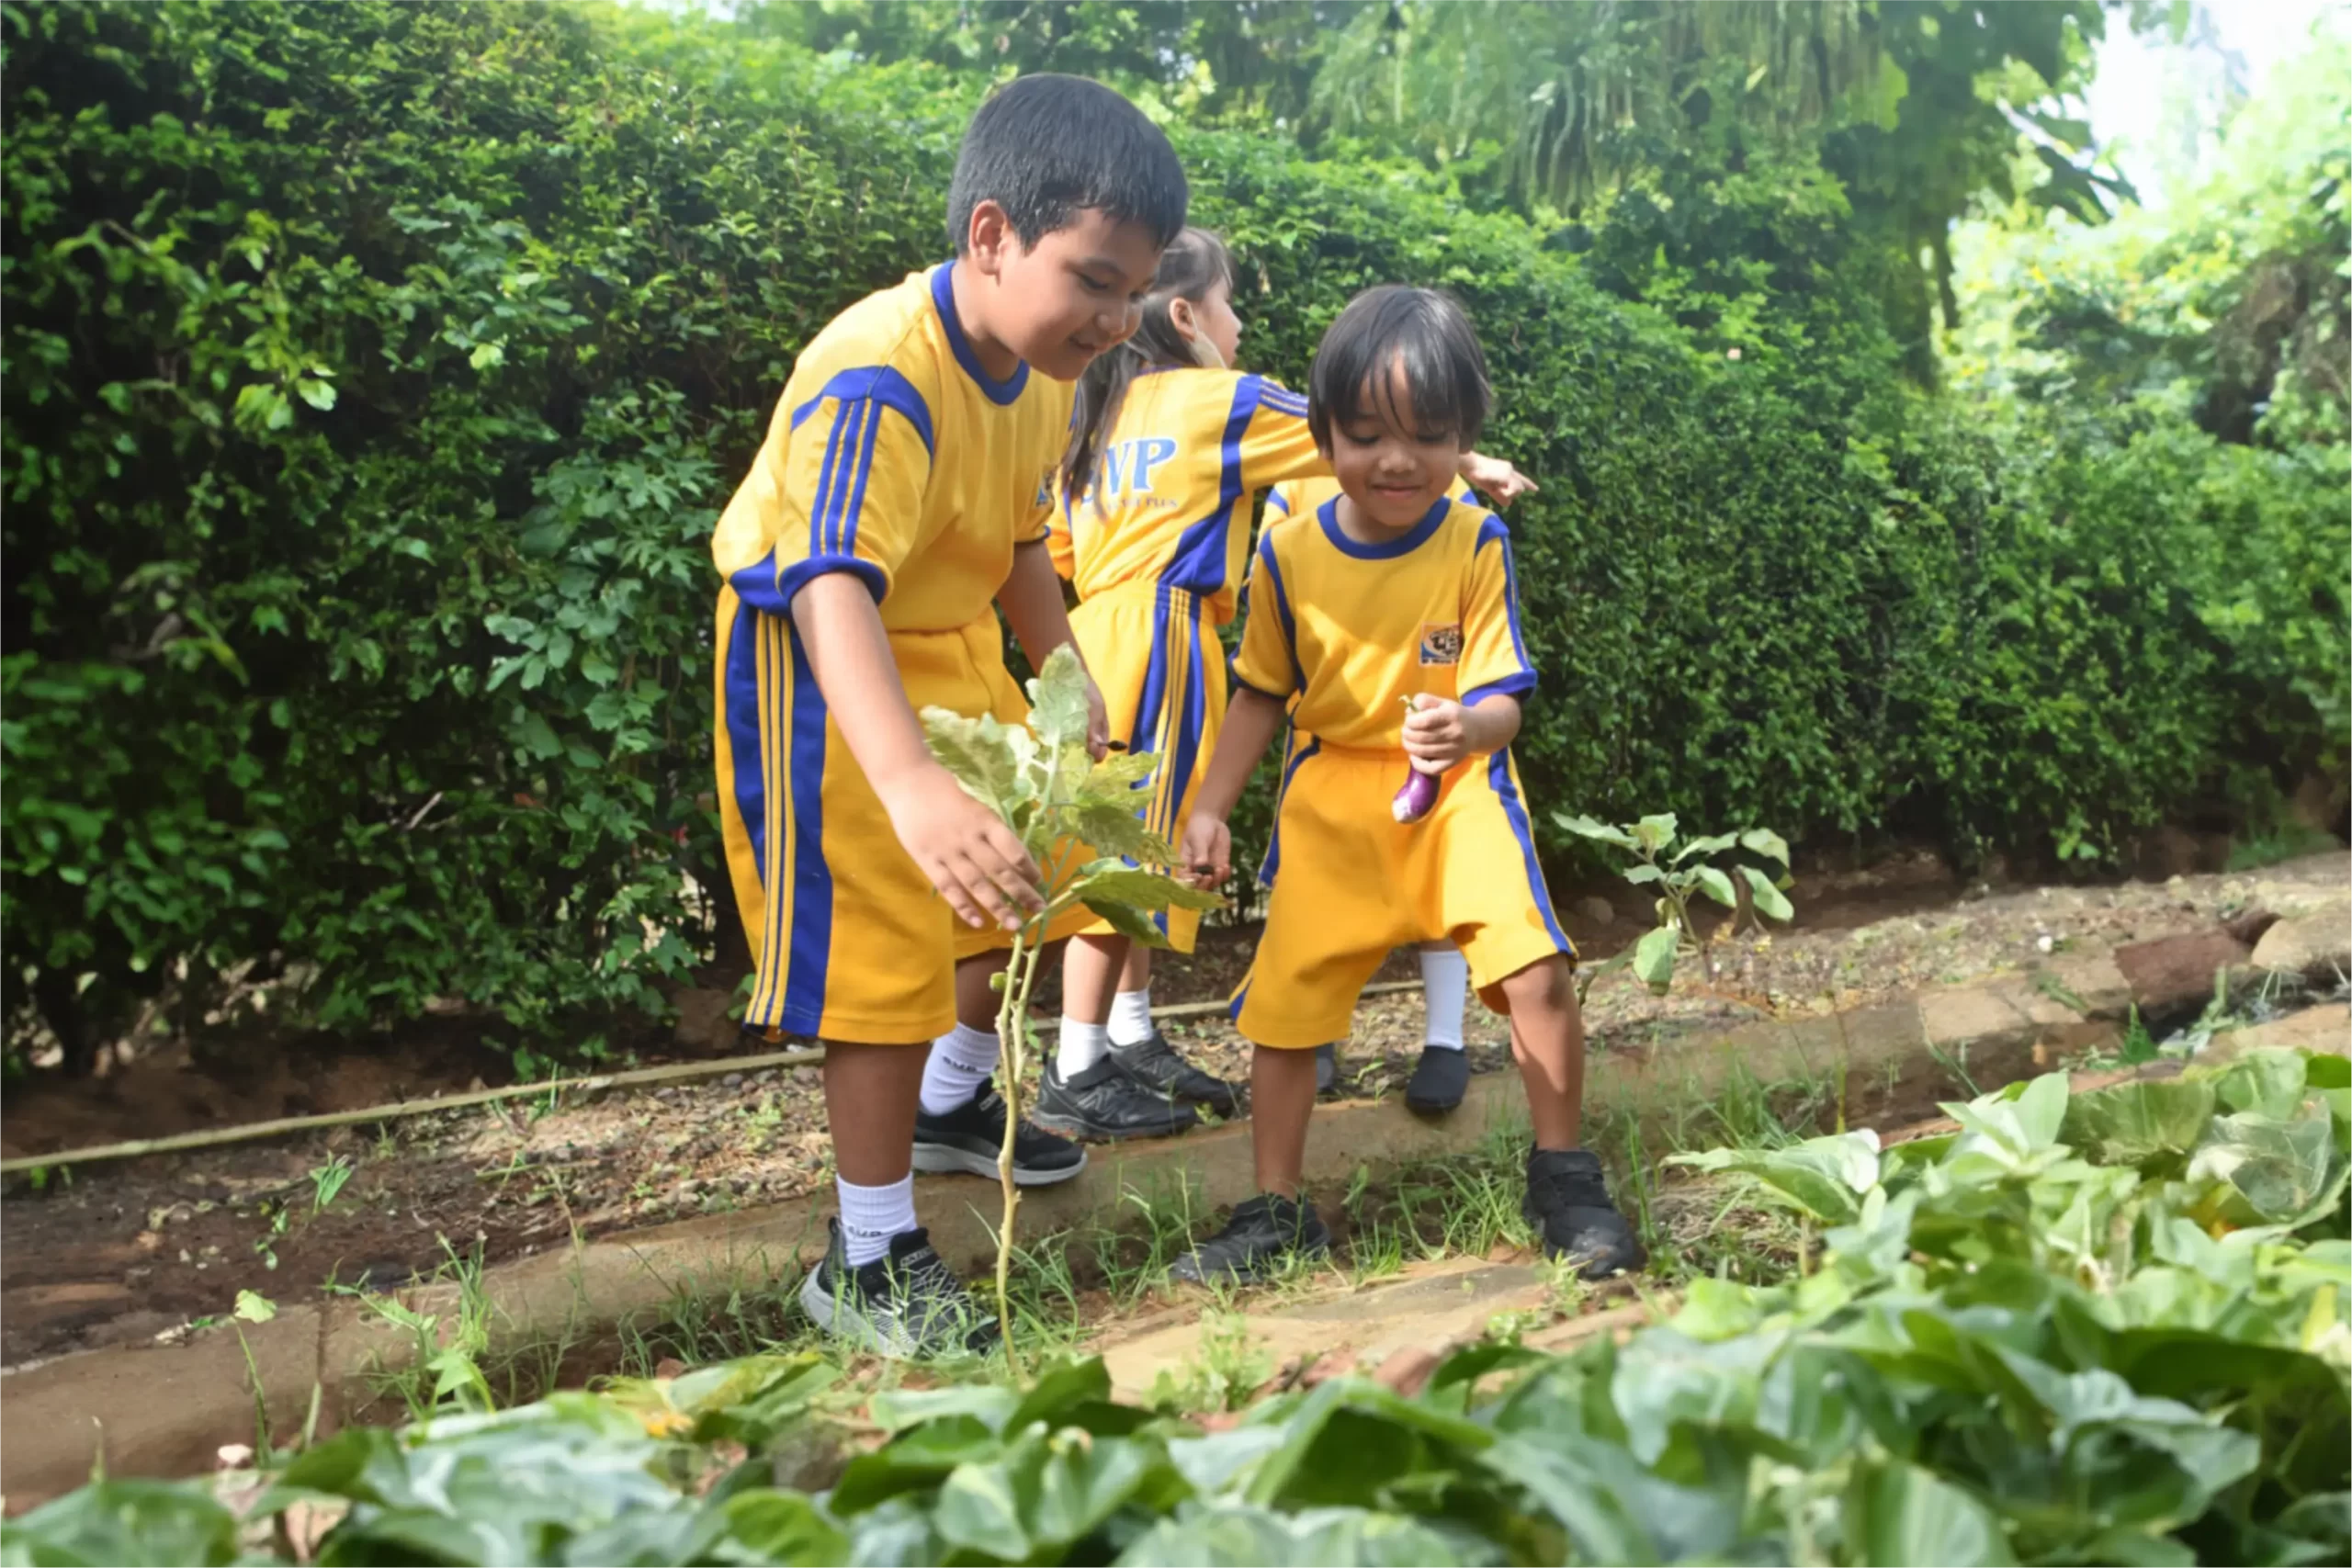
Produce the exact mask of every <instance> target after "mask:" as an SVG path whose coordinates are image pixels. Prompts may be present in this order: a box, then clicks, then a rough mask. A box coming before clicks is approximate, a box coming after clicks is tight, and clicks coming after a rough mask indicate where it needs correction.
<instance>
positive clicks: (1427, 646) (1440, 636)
mask: <svg viewBox="0 0 2352 1568" xmlns="http://www.w3.org/2000/svg"><path fill="white" fill-rule="evenodd" d="M1421 662H1422V663H1424V664H1459V663H1461V662H1462V623H1461V622H1459V621H1455V622H1453V623H1451V624H1449V625H1445V626H1440V625H1438V624H1437V623H1436V622H1434V621H1423V622H1422V623H1421Z"/></svg>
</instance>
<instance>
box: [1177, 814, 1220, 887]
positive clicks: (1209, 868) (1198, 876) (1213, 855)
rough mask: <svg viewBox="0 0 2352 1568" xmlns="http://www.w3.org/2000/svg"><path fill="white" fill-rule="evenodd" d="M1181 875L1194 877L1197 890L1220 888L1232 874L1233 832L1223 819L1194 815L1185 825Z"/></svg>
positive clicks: (1179, 857) (1178, 856)
mask: <svg viewBox="0 0 2352 1568" xmlns="http://www.w3.org/2000/svg"><path fill="white" fill-rule="evenodd" d="M1176 859H1177V865H1178V874H1179V875H1182V874H1184V873H1185V872H1190V873H1191V874H1192V882H1193V886H1195V887H1207V888H1217V887H1221V886H1224V885H1225V879H1226V877H1227V875H1229V874H1231V873H1232V870H1233V832H1232V829H1228V828H1227V827H1226V825H1225V818H1222V817H1211V816H1209V815H1208V814H1207V813H1205V812H1199V811H1196V812H1194V813H1193V815H1192V817H1191V818H1190V819H1188V820H1187V821H1186V822H1185V824H1184V842H1183V845H1182V847H1181V848H1180V849H1178V851H1177V852H1176Z"/></svg>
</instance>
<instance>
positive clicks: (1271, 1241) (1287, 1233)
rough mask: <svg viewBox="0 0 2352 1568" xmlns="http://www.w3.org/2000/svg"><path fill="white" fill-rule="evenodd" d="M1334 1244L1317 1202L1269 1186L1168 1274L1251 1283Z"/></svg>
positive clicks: (1198, 1280)
mask: <svg viewBox="0 0 2352 1568" xmlns="http://www.w3.org/2000/svg"><path fill="white" fill-rule="evenodd" d="M1330 1250H1331V1232H1330V1230H1329V1227H1327V1226H1326V1225H1325V1224H1323V1218H1322V1216H1321V1215H1319V1214H1317V1213H1316V1212H1315V1208H1314V1205H1312V1204H1310V1203H1303V1202H1300V1201H1298V1200H1297V1199H1295V1198H1285V1197H1283V1196H1282V1195H1281V1194H1280V1193H1276V1192H1268V1193H1264V1194H1262V1195H1261V1196H1259V1197H1256V1198H1252V1199H1250V1201H1248V1202H1246V1203H1237V1204H1235V1205H1234V1207H1233V1217H1232V1218H1231V1219H1229V1220H1227V1222H1226V1223H1225V1228H1224V1229H1223V1230H1221V1231H1219V1232H1217V1233H1216V1235H1213V1236H1211V1237H1209V1239H1208V1240H1206V1241H1204V1242H1203V1243H1201V1244H1200V1245H1199V1246H1198V1247H1194V1248H1193V1250H1192V1251H1190V1252H1188V1253H1186V1254H1185V1255H1184V1256H1183V1257H1182V1258H1178V1259H1177V1260H1176V1261H1175V1262H1174V1263H1173V1264H1171V1265H1170V1267H1169V1269H1168V1277H1169V1278H1170V1280H1182V1281H1185V1282H1187V1283H1191V1284H1196V1285H1199V1284H1206V1283H1207V1282H1208V1281H1210V1280H1232V1281H1234V1282H1236V1283H1238V1284H1249V1283H1250V1282H1252V1281H1254V1280H1262V1279H1265V1278H1266V1277H1267V1276H1268V1275H1270V1274H1272V1273H1274V1272H1276V1271H1277V1270H1279V1269H1281V1268H1282V1266H1283V1264H1284V1263H1285V1262H1287V1261H1288V1260H1289V1259H1291V1258H1319V1257H1321V1256H1322V1255H1323V1254H1325V1253H1327V1252H1329V1251H1330Z"/></svg>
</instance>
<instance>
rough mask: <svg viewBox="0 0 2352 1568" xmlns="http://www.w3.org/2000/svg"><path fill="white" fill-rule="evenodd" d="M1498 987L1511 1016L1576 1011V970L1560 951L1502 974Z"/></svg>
mask: <svg viewBox="0 0 2352 1568" xmlns="http://www.w3.org/2000/svg"><path fill="white" fill-rule="evenodd" d="M1500 989H1501V991H1502V993H1503V996H1504V998H1505V999H1506V1000H1508V1001H1509V1002H1510V1010H1511V1012H1512V1014H1513V1015H1514V1016H1517V1015H1518V1014H1519V1013H1521V1012H1550V1013H1557V1012H1566V1013H1570V1014H1573V1013H1574V1012H1575V1011H1576V1010H1577V987H1576V972H1575V970H1574V968H1573V967H1572V966H1571V965H1570V964H1569V963H1568V961H1567V958H1566V955H1565V954H1563V953H1553V954H1551V955H1550V956H1549V957H1546V958H1539V959H1537V960H1536V961H1535V962H1534V963H1532V964H1529V965H1528V966H1527V967H1526V968H1524V969H1521V970H1519V971H1517V972H1516V973H1514V974H1510V975H1507V976H1504V977H1503V979H1502V983H1501V987H1500Z"/></svg>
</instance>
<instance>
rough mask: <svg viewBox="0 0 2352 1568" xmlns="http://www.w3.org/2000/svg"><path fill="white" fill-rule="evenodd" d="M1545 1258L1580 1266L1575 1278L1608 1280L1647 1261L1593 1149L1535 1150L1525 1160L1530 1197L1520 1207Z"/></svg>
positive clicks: (1647, 1258)
mask: <svg viewBox="0 0 2352 1568" xmlns="http://www.w3.org/2000/svg"><path fill="white" fill-rule="evenodd" d="M1519 1212H1520V1213H1521V1214H1522V1215H1524V1216H1525V1217H1526V1220H1527V1223H1528V1225H1529V1227H1530V1228H1532V1230H1533V1231H1534V1232H1535V1234H1536V1235H1537V1236H1538V1237H1540V1238H1541V1239H1542V1241H1543V1243H1544V1257H1546V1258H1570V1259H1573V1260H1574V1261H1575V1262H1576V1264H1577V1278H1579V1279H1584V1280H1606V1279H1607V1278H1609V1277H1610V1276H1611V1274H1619V1273H1631V1272H1633V1271H1634V1270H1635V1269H1640V1268H1641V1267H1642V1265H1644V1264H1645V1263H1647V1262H1648V1261H1649V1254H1648V1253H1646V1252H1645V1251H1644V1250H1642V1244H1641V1242H1640V1241H1639V1240H1638V1239H1637V1238H1636V1237H1635V1236H1634V1227H1633V1226H1632V1225H1629V1224H1626V1223H1625V1216H1624V1215H1623V1214H1621V1213H1618V1212H1617V1205H1616V1204H1615V1203H1613V1202H1611V1201H1610V1198H1609V1183H1608V1181H1607V1179H1605V1178H1604V1177H1603V1176H1602V1175H1601V1173H1600V1156H1598V1155H1596V1154H1594V1153H1592V1152H1591V1151H1590V1150H1589V1149H1534V1150H1532V1151H1530V1153H1529V1154H1528V1156H1527V1197H1526V1199H1525V1201H1523V1202H1521V1205H1520V1211H1519Z"/></svg>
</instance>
